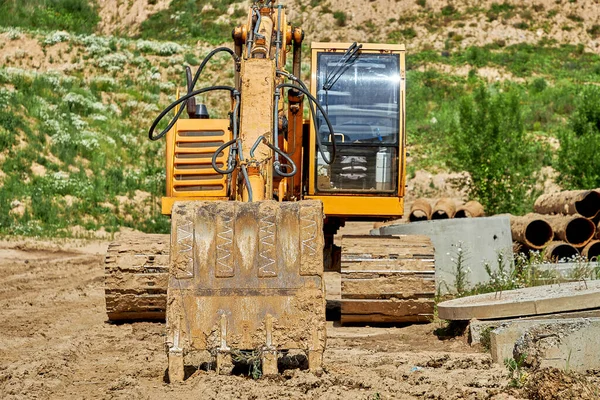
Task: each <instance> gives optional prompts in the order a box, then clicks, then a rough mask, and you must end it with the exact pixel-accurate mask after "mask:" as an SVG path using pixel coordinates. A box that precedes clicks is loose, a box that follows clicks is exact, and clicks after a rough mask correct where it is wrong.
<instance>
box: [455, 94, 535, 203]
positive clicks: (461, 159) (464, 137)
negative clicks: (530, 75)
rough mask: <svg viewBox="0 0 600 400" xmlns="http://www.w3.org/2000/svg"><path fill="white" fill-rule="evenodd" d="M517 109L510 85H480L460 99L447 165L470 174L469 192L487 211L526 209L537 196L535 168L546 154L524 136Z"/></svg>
mask: <svg viewBox="0 0 600 400" xmlns="http://www.w3.org/2000/svg"><path fill="white" fill-rule="evenodd" d="M521 113H522V112H521V105H520V98H519V95H518V93H517V92H516V90H511V89H510V88H508V91H507V92H502V91H498V90H496V88H494V87H491V88H489V89H488V88H487V87H486V86H484V84H479V86H478V87H477V88H476V90H475V92H474V94H473V95H466V96H463V97H462V98H461V100H460V104H459V112H458V121H457V122H456V123H455V127H454V129H453V131H454V132H455V133H454V134H452V135H450V137H449V142H450V145H451V146H452V147H453V150H454V157H453V160H451V163H452V164H453V166H454V167H455V168H456V169H458V170H466V171H468V172H469V173H470V174H471V178H472V184H471V185H470V187H469V188H468V189H469V192H470V193H469V194H470V196H471V197H472V198H476V199H477V200H479V201H480V202H481V203H482V204H483V205H484V207H485V209H486V212H488V213H489V214H497V213H503V212H512V213H517V214H519V213H521V212H524V211H525V210H528V209H530V208H531V206H532V203H533V200H534V198H535V196H536V194H537V193H535V190H534V187H535V183H536V177H535V172H536V171H537V170H539V168H540V167H541V162H542V160H543V155H544V152H543V148H542V146H541V145H540V144H539V143H537V142H536V141H534V140H533V139H532V138H531V137H530V136H529V135H527V134H526V132H525V129H524V126H523V121H522V116H521Z"/></svg>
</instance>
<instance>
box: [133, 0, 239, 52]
mask: <svg viewBox="0 0 600 400" xmlns="http://www.w3.org/2000/svg"><path fill="white" fill-rule="evenodd" d="M233 3H235V1H234V0H217V1H207V0H173V1H172V2H171V4H170V5H169V8H167V9H166V10H162V11H159V12H157V13H155V14H153V15H152V16H150V18H148V19H147V20H146V21H144V22H143V23H142V25H141V28H140V36H141V37H142V38H144V39H152V40H175V41H179V42H183V43H194V42H196V41H198V40H202V41H204V42H208V43H211V44H214V45H218V44H222V43H226V42H230V41H231V31H232V29H233V28H234V27H235V26H236V21H237V19H238V18H241V17H243V16H245V15H246V10H245V9H244V8H243V7H242V8H241V9H238V10H236V11H235V12H234V13H233V14H232V15H228V14H227V10H228V8H229V6H230V5H231V4H233ZM207 5H210V7H207V8H206V9H205V6H207ZM223 16H224V17H225V18H224V21H223V22H217V19H219V17H223Z"/></svg>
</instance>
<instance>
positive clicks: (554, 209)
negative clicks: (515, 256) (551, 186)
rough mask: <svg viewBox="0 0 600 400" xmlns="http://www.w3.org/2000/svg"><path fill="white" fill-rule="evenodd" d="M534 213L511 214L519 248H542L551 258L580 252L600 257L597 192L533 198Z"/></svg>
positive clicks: (569, 256)
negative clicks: (534, 199) (534, 200)
mask: <svg viewBox="0 0 600 400" xmlns="http://www.w3.org/2000/svg"><path fill="white" fill-rule="evenodd" d="M533 209H534V211H535V213H531V214H527V215H525V216H522V217H514V216H511V231H512V236H513V240H514V241H516V242H518V243H519V244H520V246H521V248H522V249H530V250H544V254H545V258H546V259H547V260H550V261H556V260H561V259H564V258H571V257H573V256H576V255H579V254H581V255H582V256H584V257H586V258H588V259H590V260H591V259H597V258H598V257H600V240H599V239H600V236H598V235H600V233H599V232H598V231H599V230H598V229H597V221H596V220H595V218H597V217H598V216H599V215H600V192H598V191H596V190H575V191H564V192H559V193H552V194H545V195H542V196H540V197H538V199H537V200H536V202H535V204H534V206H533Z"/></svg>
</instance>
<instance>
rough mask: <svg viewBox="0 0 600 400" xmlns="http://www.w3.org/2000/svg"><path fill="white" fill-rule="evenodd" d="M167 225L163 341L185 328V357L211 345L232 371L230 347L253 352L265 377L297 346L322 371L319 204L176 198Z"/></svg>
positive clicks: (181, 335)
mask: <svg viewBox="0 0 600 400" xmlns="http://www.w3.org/2000/svg"><path fill="white" fill-rule="evenodd" d="M171 232H172V236H171V252H170V254H171V258H170V264H169V277H168V289H167V342H168V343H173V342H174V337H175V335H176V334H179V338H178V341H179V347H180V348H181V349H182V354H183V358H184V360H185V358H186V357H187V356H188V355H193V353H197V352H198V353H199V352H204V351H208V352H210V353H211V354H213V355H216V357H217V360H216V362H217V370H218V371H219V372H220V373H228V372H229V371H230V370H231V368H230V366H231V354H232V353H237V352H238V351H255V352H256V354H260V356H261V358H262V365H263V374H265V375H269V374H276V373H277V356H278V353H279V352H281V351H285V350H290V349H300V350H303V351H304V352H306V354H307V355H308V358H309V364H312V365H313V366H314V365H317V364H318V367H319V368H320V365H321V360H322V353H323V349H324V347H325V337H326V335H325V294H324V284H323V207H322V203H321V202H318V201H300V202H288V203H279V202H275V201H262V202H254V203H243V202H233V201H228V202H214V201H212V202H211V201H189V202H177V203H175V205H174V206H173V212H172V227H171ZM178 321H180V322H178ZM310 360H313V361H312V363H311V362H310ZM315 360H316V361H315ZM170 364H171V363H170ZM170 367H171V365H170ZM177 368H179V367H178V366H177ZM175 375H176V374H175Z"/></svg>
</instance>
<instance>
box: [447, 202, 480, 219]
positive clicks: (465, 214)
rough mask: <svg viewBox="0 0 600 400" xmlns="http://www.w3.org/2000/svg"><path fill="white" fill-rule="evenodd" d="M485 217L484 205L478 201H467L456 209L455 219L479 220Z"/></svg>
mask: <svg viewBox="0 0 600 400" xmlns="http://www.w3.org/2000/svg"><path fill="white" fill-rule="evenodd" d="M483 216H485V211H484V209H483V205H481V203H480V202H478V201H476V200H471V201H467V202H466V203H465V204H463V205H461V206H459V207H458V208H457V209H456V213H455V214H454V218H478V217H483Z"/></svg>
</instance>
